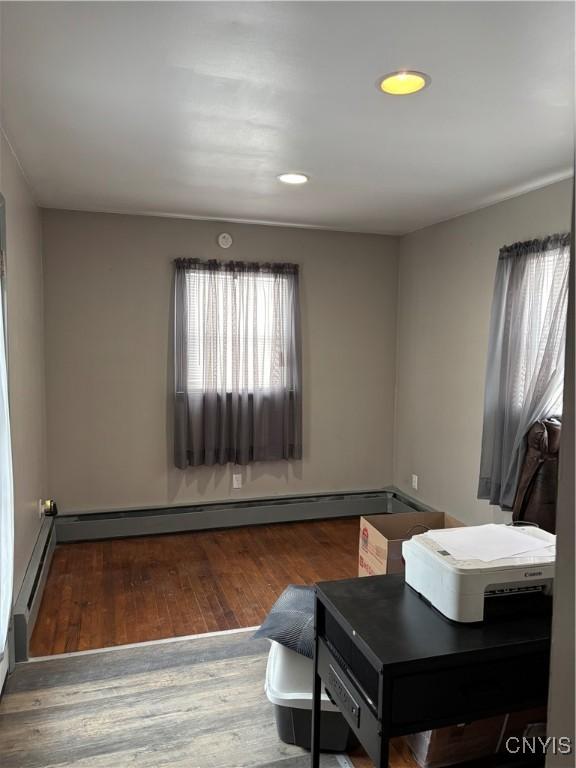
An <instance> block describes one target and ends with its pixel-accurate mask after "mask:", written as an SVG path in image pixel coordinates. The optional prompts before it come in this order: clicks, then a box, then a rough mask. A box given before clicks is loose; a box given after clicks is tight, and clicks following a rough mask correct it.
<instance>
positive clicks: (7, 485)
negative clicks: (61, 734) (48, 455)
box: [0, 305, 14, 658]
mask: <svg viewBox="0 0 576 768" xmlns="http://www.w3.org/2000/svg"><path fill="white" fill-rule="evenodd" d="M4 328H5V325H4V313H3V311H2V307H1V305H0V658H2V656H3V654H4V652H5V649H6V639H7V636H8V624H9V622H10V614H11V611H12V588H13V584H12V580H13V568H14V494H13V486H12V448H11V444H10V415H9V408H8V376H7V369H6V343H5V334H4Z"/></svg>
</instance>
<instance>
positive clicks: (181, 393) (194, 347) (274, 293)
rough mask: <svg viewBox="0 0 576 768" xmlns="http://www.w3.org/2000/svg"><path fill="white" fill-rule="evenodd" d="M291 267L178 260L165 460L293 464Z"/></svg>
mask: <svg viewBox="0 0 576 768" xmlns="http://www.w3.org/2000/svg"><path fill="white" fill-rule="evenodd" d="M298 276H299V273H298V266H297V265H294V264H280V263H278V264H274V263H267V264H255V263H245V262H217V261H200V260H197V259H178V260H176V262H175V280H174V287H175V295H174V363H175V402H174V416H175V424H174V461H175V464H176V466H177V467H180V468H182V469H184V468H186V467H187V466H198V465H201V464H207V465H213V464H226V463H228V462H232V463H235V464H248V463H249V462H253V461H277V460H279V459H300V458H302V379H301V340H300V307H299V296H298Z"/></svg>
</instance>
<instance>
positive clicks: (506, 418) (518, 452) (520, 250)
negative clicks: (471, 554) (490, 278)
mask: <svg viewBox="0 0 576 768" xmlns="http://www.w3.org/2000/svg"><path fill="white" fill-rule="evenodd" d="M569 264H570V236H569V235H554V236H552V237H548V238H546V239H545V240H532V241H529V242H525V243H515V244H514V245H512V246H507V247H505V248H502V250H501V251H500V258H499V261H498V268H497V272H496V283H495V287H494V299H493V302H492V317H491V322H490V341H489V349H488V366H487V373H486V390H485V401H484V429H483V434H482V456H481V460H480V482H479V486H478V498H480V499H489V500H490V503H491V504H498V505H500V506H501V507H502V508H503V509H510V508H511V507H512V505H513V503H514V496H515V494H516V488H517V485H518V476H519V473H520V468H521V466H522V460H523V457H524V452H525V438H526V433H527V432H528V430H529V428H530V427H531V425H532V424H533V423H534V422H535V421H538V420H540V419H543V418H547V417H550V416H555V415H556V416H557V415H559V414H560V411H561V408H562V393H563V385H564V350H565V341H566V308H567V303H568V268H569Z"/></svg>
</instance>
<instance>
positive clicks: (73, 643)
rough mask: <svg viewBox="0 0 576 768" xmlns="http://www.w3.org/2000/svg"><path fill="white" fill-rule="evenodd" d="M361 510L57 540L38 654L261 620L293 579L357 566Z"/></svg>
mask: <svg viewBox="0 0 576 768" xmlns="http://www.w3.org/2000/svg"><path fill="white" fill-rule="evenodd" d="M357 558H358V518H348V519H341V520H327V521H314V522H305V523H279V524H276V525H263V526H248V527H244V528H233V529H225V530H217V531H202V532H195V533H185V534H173V535H165V536H146V537H142V538H128V539H109V540H106V541H91V542H83V543H78V544H63V545H59V546H58V547H57V548H56V551H55V553H54V558H53V561H52V565H51V569H50V574H49V577H48V581H47V584H46V588H45V591H44V597H43V600H42V605H41V607H40V612H39V614H38V619H37V622H36V626H35V629H34V633H33V636H32V640H31V653H32V655H33V656H47V655H51V654H56V653H66V652H70V651H85V650H89V649H93V648H104V647H108V646H114V645H121V644H125V643H138V642H143V641H146V640H157V639H160V638H165V637H176V636H180V635H190V634H196V633H201V632H212V631H217V630H223V629H236V628H238V627H249V626H253V625H256V624H260V623H261V621H262V619H263V618H264V617H265V615H266V614H267V612H268V611H269V610H270V608H271V606H272V604H273V603H274V601H275V600H276V598H277V597H278V596H279V595H280V593H281V592H282V590H283V589H284V588H285V587H286V585H287V584H289V583H292V584H312V583H314V582H316V581H322V580H325V579H339V578H348V577H352V576H356V575H357Z"/></svg>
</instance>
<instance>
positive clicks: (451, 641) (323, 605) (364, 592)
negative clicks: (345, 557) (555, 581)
mask: <svg viewBox="0 0 576 768" xmlns="http://www.w3.org/2000/svg"><path fill="white" fill-rule="evenodd" d="M507 599H508V598H503V601H505V600H507ZM501 605H502V606H505V605H506V603H504V602H501ZM510 605H511V604H510ZM504 613H505V615H501V616H499V617H495V618H493V619H490V620H487V621H485V622H484V623H482V624H455V623H453V622H450V621H448V620H447V619H445V618H444V617H443V616H442V615H441V614H439V613H438V612H437V611H436V610H434V609H433V608H432V607H431V606H429V605H428V604H427V603H426V602H424V600H422V599H421V598H420V597H419V595H417V594H416V592H414V591H413V590H412V589H411V588H410V587H409V586H408V585H406V584H405V583H404V577H403V576H402V575H393V576H392V575H391V576H372V577H367V578H361V579H346V580H344V581H330V582H323V583H320V584H318V585H317V587H316V611H315V637H316V641H315V656H314V699H313V709H312V713H313V717H312V756H311V765H312V768H318V766H319V760H320V749H319V744H320V741H319V739H320V730H319V729H320V695H321V690H322V685H324V686H325V687H326V689H327V690H328V692H329V693H330V695H331V696H332V697H333V699H334V701H335V702H336V703H337V705H338V706H339V708H340V710H341V712H342V714H343V715H344V717H345V718H346V720H347V722H348V723H349V724H350V726H351V728H352V730H353V731H354V733H355V734H356V736H357V737H358V739H359V740H360V743H361V744H362V746H363V747H364V749H365V750H366V752H367V753H368V754H369V755H370V757H371V758H372V760H373V761H374V763H375V764H376V766H377V768H387V766H388V742H389V739H390V738H391V737H393V736H401V735H404V734H408V733H417V732H419V731H426V730H429V729H431V728H440V727H442V726H446V725H455V724H458V723H463V722H471V721H473V720H479V719H481V718H484V717H491V716H493V715H498V714H503V713H506V712H514V711H518V710H522V709H529V708H531V707H538V706H543V705H545V704H546V701H547V696H548V671H549V658H550V613H551V611H550V602H549V601H546V602H545V603H543V604H542V606H541V609H540V610H530V611H528V610H523V611H520V612H516V613H515V612H514V611H512V610H510V611H508V610H505V611H504ZM510 614H511V615H510Z"/></svg>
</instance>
